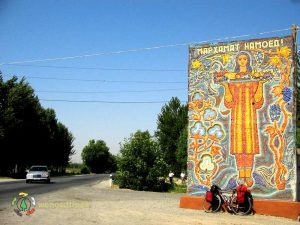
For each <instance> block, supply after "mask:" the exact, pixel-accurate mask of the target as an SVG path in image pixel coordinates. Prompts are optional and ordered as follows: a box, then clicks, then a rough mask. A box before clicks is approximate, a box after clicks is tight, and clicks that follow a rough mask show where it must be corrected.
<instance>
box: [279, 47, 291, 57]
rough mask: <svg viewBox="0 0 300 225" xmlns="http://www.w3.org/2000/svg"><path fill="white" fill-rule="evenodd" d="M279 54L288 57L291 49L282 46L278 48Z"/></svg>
mask: <svg viewBox="0 0 300 225" xmlns="http://www.w3.org/2000/svg"><path fill="white" fill-rule="evenodd" d="M279 54H280V55H281V56H283V57H285V58H288V57H289V56H290V55H291V49H289V48H288V47H283V48H281V49H280V50H279Z"/></svg>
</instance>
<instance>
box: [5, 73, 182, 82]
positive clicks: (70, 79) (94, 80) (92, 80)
mask: <svg viewBox="0 0 300 225" xmlns="http://www.w3.org/2000/svg"><path fill="white" fill-rule="evenodd" d="M2 76H4V77H13V76H15V77H19V78H23V77H24V78H30V79H41V80H64V81H80V82H102V83H144V84H182V83H187V82H184V81H141V80H99V79H75V78H58V77H40V76H16V75H6V74H3V75H2Z"/></svg>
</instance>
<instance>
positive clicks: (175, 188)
mask: <svg viewBox="0 0 300 225" xmlns="http://www.w3.org/2000/svg"><path fill="white" fill-rule="evenodd" d="M168 192H173V193H186V184H176V183H174V184H173V185H172V186H171V187H170V189H169V190H168Z"/></svg>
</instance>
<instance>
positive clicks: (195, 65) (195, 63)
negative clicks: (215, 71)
mask: <svg viewBox="0 0 300 225" xmlns="http://www.w3.org/2000/svg"><path fill="white" fill-rule="evenodd" d="M202 67H203V64H202V63H201V62H200V61H199V60H194V61H192V69H195V70H197V69H199V68H202Z"/></svg>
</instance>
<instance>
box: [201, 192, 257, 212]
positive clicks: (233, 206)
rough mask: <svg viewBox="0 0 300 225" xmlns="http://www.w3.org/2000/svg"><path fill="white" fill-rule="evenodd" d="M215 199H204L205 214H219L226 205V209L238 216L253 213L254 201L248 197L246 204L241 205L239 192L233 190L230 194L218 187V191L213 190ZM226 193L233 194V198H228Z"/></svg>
mask: <svg viewBox="0 0 300 225" xmlns="http://www.w3.org/2000/svg"><path fill="white" fill-rule="evenodd" d="M212 192H213V197H212V200H211V201H207V199H206V198H204V200H203V202H202V207H203V209H204V211H205V212H208V213H211V212H218V211H219V210H220V209H221V206H222V205H225V208H226V209H227V211H229V212H233V213H234V214H237V215H247V214H250V212H251V211H252V205H253V201H252V198H251V196H246V197H245V201H244V203H239V202H238V198H237V191H236V190H235V189H231V191H229V192H225V191H222V190H221V189H220V188H219V187H217V186H216V190H213V191H212ZM224 193H231V196H229V197H228V196H226V195H224Z"/></svg>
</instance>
